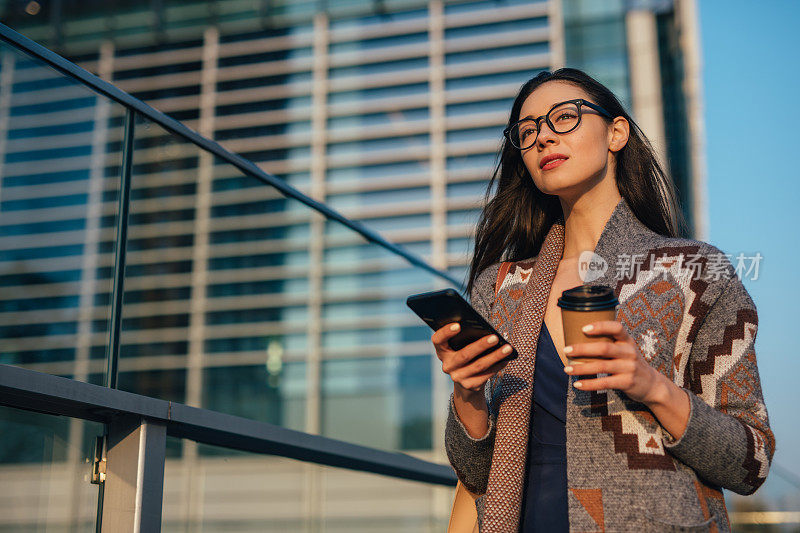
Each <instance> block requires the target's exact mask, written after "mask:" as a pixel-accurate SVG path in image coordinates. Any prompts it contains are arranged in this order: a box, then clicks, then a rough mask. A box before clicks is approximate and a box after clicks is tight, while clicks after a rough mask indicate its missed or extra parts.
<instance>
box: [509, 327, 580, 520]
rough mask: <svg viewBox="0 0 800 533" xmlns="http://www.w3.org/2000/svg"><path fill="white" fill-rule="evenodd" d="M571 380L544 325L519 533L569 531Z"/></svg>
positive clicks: (535, 374)
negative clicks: (568, 447)
mask: <svg viewBox="0 0 800 533" xmlns="http://www.w3.org/2000/svg"><path fill="white" fill-rule="evenodd" d="M568 384H569V376H567V374H566V373H564V364H563V363H562V362H561V358H560V357H559V356H558V351H557V350H556V346H555V344H553V339H552V337H550V332H549V331H547V327H546V326H545V325H544V321H542V331H541V333H540V334H539V342H538V344H537V346H536V365H535V366H534V370H533V402H531V405H532V413H531V423H530V424H529V427H530V431H529V433H528V461H527V467H526V476H525V486H524V489H523V494H522V516H521V520H520V529H519V531H520V532H521V533H530V532H532V531H536V532H538V531H548V532H550V531H569V520H568V518H567V428H566V421H567V386H568Z"/></svg>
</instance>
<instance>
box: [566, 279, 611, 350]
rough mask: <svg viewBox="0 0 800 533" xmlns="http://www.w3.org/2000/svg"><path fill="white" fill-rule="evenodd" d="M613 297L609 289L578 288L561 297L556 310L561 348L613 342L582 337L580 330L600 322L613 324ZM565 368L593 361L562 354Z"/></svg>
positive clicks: (608, 338)
mask: <svg viewBox="0 0 800 533" xmlns="http://www.w3.org/2000/svg"><path fill="white" fill-rule="evenodd" d="M617 305H619V301H617V297H616V296H615V295H614V291H613V290H612V289H611V288H610V287H604V286H602V285H579V286H577V287H573V288H572V289H567V290H566V291H564V292H562V293H561V297H560V298H559V299H558V306H559V307H560V308H561V321H562V325H563V328H564V345H565V346H569V345H571V344H577V343H579V342H614V341H615V339H614V337H612V336H609V335H586V334H585V333H584V332H583V327H584V326H586V325H588V324H591V323H593V322H597V321H600V320H614V318H615V316H616V309H617ZM565 356H566V358H567V361H569V364H571V365H576V364H581V363H587V362H590V361H596V360H598V359H597V358H593V357H575V358H573V357H570V356H569V355H568V354H565Z"/></svg>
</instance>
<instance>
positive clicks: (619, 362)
mask: <svg viewBox="0 0 800 533" xmlns="http://www.w3.org/2000/svg"><path fill="white" fill-rule="evenodd" d="M635 368H636V363H635V362H634V361H632V360H629V359H608V360H607V361H592V362H588V363H575V364H571V365H568V366H566V367H564V371H565V372H566V373H567V374H570V375H575V376H585V375H594V374H619V373H621V372H633V371H634V370H635Z"/></svg>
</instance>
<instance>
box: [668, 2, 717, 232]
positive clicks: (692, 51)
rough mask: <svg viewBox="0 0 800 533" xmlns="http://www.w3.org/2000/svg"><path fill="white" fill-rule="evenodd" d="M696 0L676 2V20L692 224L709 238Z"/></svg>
mask: <svg viewBox="0 0 800 533" xmlns="http://www.w3.org/2000/svg"><path fill="white" fill-rule="evenodd" d="M699 20H700V16H699V14H698V13H697V2H696V0H680V1H678V2H675V22H676V24H677V25H678V28H679V35H680V38H679V40H680V47H681V53H682V55H683V94H684V97H685V98H686V115H687V116H686V121H687V123H688V124H689V149H688V152H689V179H690V181H691V183H692V186H691V198H690V201H691V208H690V209H691V216H692V220H691V224H692V226H693V229H694V235H693V236H694V238H695V239H699V240H701V241H704V240H708V227H709V221H708V199H707V195H708V193H707V184H706V147H705V129H704V122H703V64H702V57H703V55H702V53H701V50H700V29H699V28H698V22H699Z"/></svg>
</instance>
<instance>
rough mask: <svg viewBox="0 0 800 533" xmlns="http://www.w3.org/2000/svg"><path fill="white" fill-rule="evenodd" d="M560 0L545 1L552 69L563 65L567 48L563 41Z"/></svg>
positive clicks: (562, 18) (562, 19) (565, 60)
mask: <svg viewBox="0 0 800 533" xmlns="http://www.w3.org/2000/svg"><path fill="white" fill-rule="evenodd" d="M561 8H562V6H561V0H549V2H548V3H547V27H548V29H549V30H550V68H551V69H552V70H556V69H559V68H561V67H563V66H565V64H566V62H567V59H566V57H567V49H566V44H565V43H564V17H563V13H562V9H561Z"/></svg>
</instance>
